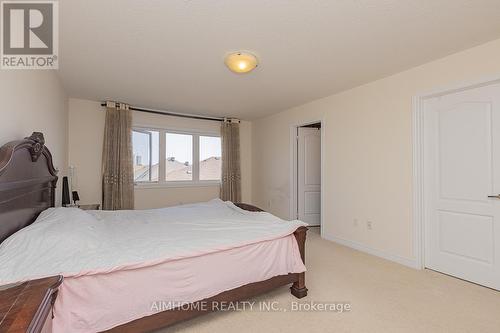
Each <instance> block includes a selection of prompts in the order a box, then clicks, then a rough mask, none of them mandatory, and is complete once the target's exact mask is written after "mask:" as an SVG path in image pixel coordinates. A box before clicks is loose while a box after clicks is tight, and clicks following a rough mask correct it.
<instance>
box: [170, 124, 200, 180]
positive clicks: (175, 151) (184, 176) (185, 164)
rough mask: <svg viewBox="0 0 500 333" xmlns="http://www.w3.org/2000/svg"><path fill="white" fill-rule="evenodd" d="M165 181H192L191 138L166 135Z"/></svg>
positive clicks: (180, 135)
mask: <svg viewBox="0 0 500 333" xmlns="http://www.w3.org/2000/svg"><path fill="white" fill-rule="evenodd" d="M165 146H166V157H167V162H166V170H167V172H166V180H167V181H179V180H193V136H192V135H189V134H177V133H166V135H165Z"/></svg>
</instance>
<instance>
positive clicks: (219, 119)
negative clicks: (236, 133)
mask: <svg viewBox="0 0 500 333" xmlns="http://www.w3.org/2000/svg"><path fill="white" fill-rule="evenodd" d="M101 106H106V102H102V103H101ZM129 109H130V110H132V111H139V112H146V113H153V114H159V115H163V116H173V117H181V118H191V119H199V120H211V121H224V118H221V117H209V116H197V115H192V114H182V113H175V112H168V111H160V110H153V109H146V108H139V107H135V106H130V107H129Z"/></svg>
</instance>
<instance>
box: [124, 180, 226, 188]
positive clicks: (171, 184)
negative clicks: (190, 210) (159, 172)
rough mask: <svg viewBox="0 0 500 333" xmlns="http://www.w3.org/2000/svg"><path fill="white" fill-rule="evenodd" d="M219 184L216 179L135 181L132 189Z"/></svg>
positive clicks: (215, 185)
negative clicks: (159, 181) (162, 181)
mask: <svg viewBox="0 0 500 333" xmlns="http://www.w3.org/2000/svg"><path fill="white" fill-rule="evenodd" d="M220 184H221V182H220V181H218V180H213V181H210V180H206V181H197V182H192V181H186V182H184V181H178V182H168V183H136V184H135V185H134V189H149V188H180V187H219V186H220Z"/></svg>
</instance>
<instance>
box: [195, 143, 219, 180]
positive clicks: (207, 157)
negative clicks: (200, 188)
mask: <svg viewBox="0 0 500 333" xmlns="http://www.w3.org/2000/svg"><path fill="white" fill-rule="evenodd" d="M221 156H222V149H221V141H220V137H216V136H200V180H220V175H221V168H222V161H221Z"/></svg>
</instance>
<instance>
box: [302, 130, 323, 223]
mask: <svg viewBox="0 0 500 333" xmlns="http://www.w3.org/2000/svg"><path fill="white" fill-rule="evenodd" d="M297 147H298V153H297V156H298V163H297V176H298V177H297V178H298V182H297V189H298V195H297V199H298V205H297V208H298V217H299V220H301V221H304V222H306V223H309V225H320V221H321V215H320V212H321V130H320V129H317V128H309V127H299V129H298V145H297Z"/></svg>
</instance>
